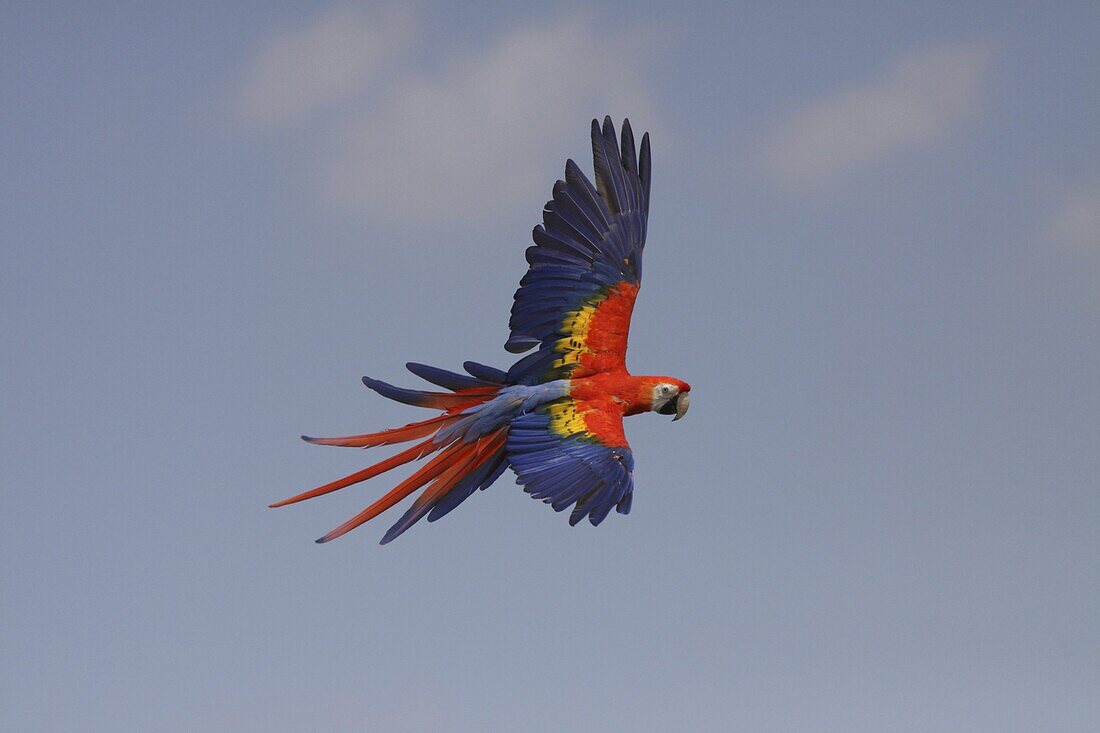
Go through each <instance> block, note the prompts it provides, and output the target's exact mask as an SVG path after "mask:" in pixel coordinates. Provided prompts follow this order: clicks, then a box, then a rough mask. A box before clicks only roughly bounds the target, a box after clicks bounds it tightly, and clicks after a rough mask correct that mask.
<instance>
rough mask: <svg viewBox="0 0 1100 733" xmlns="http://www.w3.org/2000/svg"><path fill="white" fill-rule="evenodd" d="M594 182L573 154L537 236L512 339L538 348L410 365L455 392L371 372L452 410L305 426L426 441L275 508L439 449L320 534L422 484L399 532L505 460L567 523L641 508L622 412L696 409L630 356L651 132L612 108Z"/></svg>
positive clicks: (598, 137) (378, 385)
mask: <svg viewBox="0 0 1100 733" xmlns="http://www.w3.org/2000/svg"><path fill="white" fill-rule="evenodd" d="M592 157H593V161H594V166H595V172H596V184H595V185H594V186H593V185H592V182H591V181H590V180H589V179H588V177H587V176H585V174H584V173H583V172H582V171H581V169H580V168H579V167H577V164H576V163H574V162H573V161H572V160H569V161H567V162H566V164H565V180H564V181H558V182H557V183H556V184H554V189H553V199H552V200H551V201H549V202H547V204H546V206H545V208H543V211H542V224H539V225H538V226H536V227H535V229H534V232H533V233H532V236H533V238H534V241H535V244H534V246H532V247H528V248H527V252H526V255H527V262H528V263H529V265H530V267H529V269H528V270H527V274H525V275H524V276H523V279H522V280H520V286H519V289H518V290H517V291H516V294H515V302H514V303H513V305H512V317H511V320H510V321H509V324H508V325H509V328H510V329H511V334H510V336H509V337H508V341H507V343H505V345H504V348H505V349H507V350H508V351H510V352H512V353H522V352H525V351H529V350H531V349H534V351H532V352H531V353H530V354H528V355H527V356H524V357H523V358H521V359H520V360H519V361H517V362H516V363H515V364H513V365H512V367H511V368H510V369H509V370H508V371H507V372H505V371H501V370H499V369H495V368H493V367H489V366H485V365H483V364H478V363H476V362H471V361H468V362H466V363H465V364H464V365H463V367H464V368H465V370H466V372H467V374H457V373H455V372H450V371H447V370H445V369H439V368H437V367H432V366H427V365H425V364H415V363H409V364H407V365H406V366H407V367H408V369H409V371H411V372H412V373H413V374H415V375H416V376H418V377H420V378H422V379H424V380H425V381H427V382H430V383H432V384H434V385H436V386H438V387H441V388H442V389H445V390H447V391H446V392H427V391H421V390H413V389H403V388H400V387H394V386H392V385H390V384H387V383H385V382H381V381H379V380H377V379H371V378H369V377H363V383H364V384H366V385H367V386H368V387H370V388H371V389H373V390H374V391H375V392H378V393H379V394H381V395H382V396H384V397H388V398H390V399H392V400H396V401H398V402H403V403H405V404H407V405H414V406H416V407H427V408H430V409H433V410H441V411H442V413H441V414H439V415H437V416H435V417H432V418H429V419H428V420H424V421H422V422H415V423H410V424H409V425H405V426H404V427H400V428H394V429H391V430H383V431H381V432H378V433H367V434H365V435H348V436H343V437H337V438H310V437H306V436H303V438H304V439H305V440H307V441H309V442H311V443H318V444H320V445H339V446H349V447H355V448H367V447H372V446H382V445H390V444H393V443H405V442H409V441H418V442H417V443H416V444H415V445H413V446H412V447H411V448H408V449H406V450H404V451H401V452H400V453H398V454H396V455H394V456H392V457H390V458H388V459H386V460H384V461H381V462H379V463H376V464H374V465H372V466H369V467H367V468H365V469H363V470H362V471H358V472H356V473H353V474H351V475H350V476H345V477H344V478H342V479H339V480H337V481H333V482H332V483H329V484H325V485H324V486H320V487H318V488H316V489H312V490H310V491H307V492H305V493H302V494H298V495H297V496H293V497H291V498H289V499H286V500H284V501H280V502H278V503H276V504H272V505H271V506H273V507H278V506H285V505H287V504H293V503H295V502H298V501H302V500H304V499H311V498H313V497H315V496H320V495H322V494H327V493H330V492H332V491H336V490H338V489H342V488H344V487H346V486H351V485H352V484H356V483H359V482H360V481H366V480H367V479H369V478H372V477H374V476H377V475H379V474H381V473H385V472H386V471H389V470H390V469H391V468H396V467H397V466H401V465H404V464H406V463H409V462H412V461H416V460H419V459H422V458H426V457H428V456H431V459H430V460H429V461H428V462H427V463H425V464H424V465H423V466H421V467H420V468H419V469H418V470H417V471H416V472H414V473H413V474H412V475H411V476H409V477H408V478H407V479H405V480H404V481H402V482H401V483H400V484H398V485H397V486H396V487H394V488H393V489H392V490H391V491H390V492H389V493H388V494H386V495H385V496H383V497H382V498H381V499H379V500H378V501H376V502H374V503H373V504H371V505H370V506H369V507H367V508H366V509H364V510H363V511H362V512H360V513H359V514H357V515H356V516H354V517H352V518H351V519H349V520H348V521H346V522H344V523H343V524H341V525H340V526H339V527H336V528H335V529H333V530H332V531H331V532H329V533H328V534H326V535H325V536H323V537H321V538H320V539H318V540H317V541H318V542H328V541H329V540H333V539H336V538H337V537H339V536H341V535H343V534H346V533H347V532H350V531H351V530H353V529H355V528H356V527H358V526H359V525H361V524H363V523H364V522H366V521H368V520H370V519H372V518H374V517H375V516H377V515H379V514H381V513H382V512H384V511H386V510H387V509H389V508H390V507H392V506H394V505H395V504H397V503H398V502H400V501H401V500H402V499H404V498H405V497H407V496H409V495H410V494H413V493H414V492H416V491H418V490H420V489H423V492H422V493H421V494H420V496H418V497H417V498H416V500H415V501H414V502H413V504H412V506H410V507H409V509H408V510H407V511H406V512H405V514H404V515H403V516H402V517H401V518H400V519H399V520H398V521H397V523H396V524H394V525H393V526H392V527H390V529H389V531H388V532H386V534H385V536H384V537H383V538H382V544H386V543H387V542H390V541H391V540H393V539H394V538H396V537H397V536H398V535H400V534H401V533H402V532H404V531H405V530H407V529H408V528H409V527H411V526H412V525H413V524H415V523H416V522H418V521H419V520H420V519H422V518H424V517H425V516H426V517H427V518H428V521H429V522H431V521H434V520H436V519H439V518H440V517H442V516H443V515H445V514H447V513H448V512H450V511H451V510H452V509H454V508H455V507H456V506H458V505H459V504H461V503H462V502H463V501H465V500H466V499H467V498H468V497H469V496H470V495H471V494H473V493H474V491H476V490H477V489H485V488H488V487H489V485H490V484H492V483H493V482H494V481H496V480H497V479H498V478H500V476H501V474H503V473H504V471H505V470H506V469H508V468H511V469H512V471H514V472H515V474H516V478H517V481H518V482H519V483H520V484H522V485H523V487H524V491H526V492H527V493H528V494H530V495H531V496H533V497H534V498H536V499H541V500H542V501H543V502H545V503H547V504H550V505H551V506H552V507H553V508H554V510H555V511H562V510H564V509H567V508H569V507H573V510H572V512H571V513H570V515H569V523H570V524H576V523H577V522H579V521H581V520H582V519H584V518H585V517H588V520H589V521H590V522H591V523H592V524H594V525H598V524H599V523H600V522H602V521H603V520H604V518H605V517H606V516H607V515H608V513H610V511H611V510H612V509H613V508H614V509H615V510H616V511H617V512H619V513H620V514H627V513H628V512H629V511H630V504H631V500H632V497H633V492H634V479H633V475H634V457H633V454H632V453H631V451H630V445H629V444H628V443H627V441H626V436H625V435H624V433H623V417H625V416H627V415H636V414H638V413H641V412H657V413H660V414H662V415H675V417H674V418H673V420H679V419H680V418H681V417H683V416H684V414H685V413H686V412H687V410H688V404H689V391H690V389H691V387H690V386H688V384H687V383H686V382H683V381H681V380H679V379H675V378H673V377H652V376H650V377H636V376H633V375H631V374H630V372H629V371H627V368H626V346H627V337H628V334H629V330H630V315H631V313H632V311H633V310H634V300H635V298H636V297H637V295H638V288H639V286H640V285H641V281H642V251H643V250H644V248H645V237H646V222H647V218H648V216H649V183H650V150H649V134H648V133H646V134H645V135H643V136H642V143H641V146H640V149H638V150H636V148H635V145H634V134H633V132H632V131H631V129H630V121H629V120H624V121H623V130H622V137H621V139H618V138H617V136H616V134H615V127H614V126H613V125H612V124H611V118H610V117H605V118H604V122H603V127H602V128H601V127H600V124H599V122H598V121H597V120H592Z"/></svg>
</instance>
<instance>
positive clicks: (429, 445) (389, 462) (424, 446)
mask: <svg viewBox="0 0 1100 733" xmlns="http://www.w3.org/2000/svg"><path fill="white" fill-rule="evenodd" d="M436 450H439V446H438V445H436V444H435V443H434V442H433V441H431V440H425V441H424V442H423V443H417V444H416V445H414V446H413V447H412V448H409V449H407V450H403V451H401V452H400V453H398V454H397V455H395V456H391V457H390V458H387V459H386V460H384V461H381V462H379V463H376V464H374V465H373V466H368V467H366V468H364V469H363V470H362V471H357V472H355V473H353V474H351V475H350V476H345V477H344V478H342V479H337V480H336V481H333V482H332V483H330V484H325V485H324V486H318V487H317V488H316V489H311V490H310V491H306V492H303V493H301V494H298V495H297V496H292V497H290V498H289V499H283V500H282V501H279V502H276V503H274V504H270V505H269V506H270V507H271V508H272V509H274V508H275V507H280V506H286V505H287V504H294V503H296V502H299V501H305V500H306V499H312V498H313V497H315V496H321V495H323V494H328V493H331V492H333V491H336V490H338V489H342V488H344V487H345V486H351V485H352V484H357V483H359V482H360V481H366V480H367V479H369V478H374V477H375V476H377V475H379V474H381V473H385V472H386V471H389V470H390V469H391V468H397V467H398V466H401V465H404V464H406V463H408V462H409V461H415V460H417V459H418V458H423V457H424V456H426V455H428V454H429V453H431V452H433V451H436Z"/></svg>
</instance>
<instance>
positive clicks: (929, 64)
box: [761, 43, 993, 184]
mask: <svg viewBox="0 0 1100 733" xmlns="http://www.w3.org/2000/svg"><path fill="white" fill-rule="evenodd" d="M992 59H993V47H992V46H991V45H990V44H987V43H967V44H955V45H946V46H939V47H936V48H932V49H926V50H922V51H920V52H917V53H912V54H909V55H906V56H903V57H902V58H900V59H898V60H896V61H895V62H894V63H893V64H891V65H890V66H889V67H888V68H886V69H884V70H883V71H881V72H880V73H878V74H877V75H875V76H874V77H873V78H871V79H868V80H867V81H865V82H863V83H862V84H858V85H856V86H853V87H851V88H848V89H846V90H843V91H839V92H837V93H835V94H832V95H830V96H827V97H825V98H823V99H820V100H818V101H816V102H813V103H811V104H809V105H807V106H805V107H803V108H802V109H799V110H797V111H796V112H795V113H794V114H793V115H791V117H790V118H789V119H787V120H786V121H785V122H783V123H781V124H780V125H779V127H778V130H777V131H776V132H774V133H773V134H772V135H771V136H770V137H769V138H768V139H767V140H766V141H765V142H764V144H763V146H762V151H761V153H762V163H763V165H764V167H765V169H766V170H767V171H768V172H769V173H770V174H771V175H772V176H773V177H774V178H776V179H777V180H779V181H782V182H785V183H790V184H804V183H822V182H826V181H829V180H833V179H835V178H838V177H840V176H842V175H844V174H845V173H847V172H849V171H851V170H852V169H855V168H858V167H860V166H863V165H866V164H868V163H872V162H874V161H877V160H879V159H881V158H883V157H885V156H888V155H890V154H892V153H895V152H898V151H903V150H907V149H913V148H917V147H920V146H923V145H927V144H929V143H932V142H934V141H935V140H937V139H938V138H940V137H942V136H943V135H944V134H945V133H947V132H949V131H950V130H951V129H952V128H953V127H955V126H956V125H957V124H958V123H959V122H960V121H962V120H964V119H965V118H966V117H967V116H969V115H971V114H972V113H973V112H974V111H975V110H976V109H977V107H978V103H979V101H980V97H981V92H982V83H983V81H984V80H985V77H986V71H987V70H988V68H989V66H990V62H991V61H992Z"/></svg>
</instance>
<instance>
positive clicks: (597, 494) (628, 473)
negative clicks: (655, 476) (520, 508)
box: [505, 397, 634, 524]
mask: <svg viewBox="0 0 1100 733" xmlns="http://www.w3.org/2000/svg"><path fill="white" fill-rule="evenodd" d="M564 399H568V398H567V397H566V398H564ZM505 451H506V452H507V456H508V462H509V463H510V465H511V466H512V470H514V471H515V472H516V477H517V481H518V482H519V483H520V484H522V485H523V489H524V491H526V492H527V493H528V494H530V495H531V496H532V498H535V499H540V500H542V501H543V502H545V503H547V504H550V506H551V507H553V509H554V511H559V512H560V511H562V510H564V509H566V508H568V507H569V506H571V505H573V504H576V506H575V508H574V509H573V512H572V513H571V514H570V517H569V523H570V524H576V523H577V522H579V521H580V520H582V519H584V518H585V517H588V520H589V522H591V523H592V524H599V523H600V522H602V521H603V520H604V518H606V517H607V515H608V513H609V512H610V511H611V509H612V508H617V509H618V510H619V511H620V512H621V513H626V512H627V511H629V510H630V498H629V497H630V495H631V494H632V493H633V489H634V483H633V478H632V474H633V470H634V456H633V454H632V453H631V451H630V448H629V447H627V446H606V445H603V444H602V443H600V442H598V441H596V440H595V439H594V438H592V437H591V436H587V435H583V434H581V435H574V436H570V437H567V438H563V437H561V436H559V435H557V434H555V433H554V432H553V430H552V429H551V421H550V416H549V414H547V412H546V408H545V407H541V408H539V410H537V411H535V412H532V413H528V414H526V415H521V416H519V417H517V418H514V419H513V420H512V422H511V423H510V425H509V429H508V442H507V443H506V445H505ZM624 507H625V510H624Z"/></svg>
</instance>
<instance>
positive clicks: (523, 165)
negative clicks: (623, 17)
mask: <svg viewBox="0 0 1100 733" xmlns="http://www.w3.org/2000/svg"><path fill="white" fill-rule="evenodd" d="M440 39H446V29H435V28H426V27H424V26H423V25H422V24H420V25H418V24H417V22H416V21H415V19H414V18H412V17H410V16H409V15H408V14H406V13H403V12H400V11H397V10H389V11H386V12H382V13H374V14H373V15H371V14H367V13H363V12H360V11H354V10H350V9H346V8H337V9H335V10H331V11H329V12H327V13H325V14H323V15H321V16H320V17H318V18H317V19H315V20H313V21H312V22H310V23H309V24H308V25H306V26H305V27H303V28H301V29H299V30H284V31H282V32H280V33H278V34H276V35H274V36H272V37H271V38H269V39H268V40H267V41H266V42H264V43H263V44H261V45H260V46H259V47H258V49H257V50H256V52H255V53H254V54H253V56H252V57H251V58H250V59H248V60H247V62H246V64H245V65H244V70H243V72H242V73H241V75H240V77H239V79H238V80H237V81H236V83H235V84H234V85H233V86H232V87H231V88H230V89H229V90H228V92H227V94H228V98H229V100H230V102H229V104H230V109H231V110H233V117H234V118H235V120H236V121H238V122H243V123H244V129H245V130H251V131H262V130H272V129H276V130H277V129H282V130H284V131H286V132H293V131H294V130H295V127H296V126H297V128H298V130H299V131H301V130H302V129H303V127H304V129H305V131H306V132H307V133H308V134H294V135H288V138H290V139H292V140H293V141H294V142H295V144H300V145H304V146H305V148H304V149H302V150H301V151H299V152H300V154H299V155H298V156H296V157H298V158H299V159H300V160H305V161H307V163H306V166H307V168H308V172H307V176H306V177H307V178H308V183H307V185H310V186H312V187H313V189H314V191H315V192H316V194H317V195H318V197H319V200H320V203H321V204H322V206H323V207H324V208H326V209H327V210H329V211H334V212H338V213H341V214H348V213H350V214H353V215H357V216H360V215H361V216H367V217H370V218H371V219H374V220H378V219H382V220H391V221H397V222H400V223H402V224H403V225H405V226H409V225H418V224H420V225H429V226H433V225H438V224H441V223H444V222H447V221H451V220H454V219H461V220H465V221H488V220H492V219H494V218H499V217H500V214H501V212H502V211H515V210H516V208H515V207H523V206H527V207H528V208H531V205H532V202H533V201H538V200H540V197H548V196H549V191H550V184H551V183H552V181H553V179H548V178H547V171H548V169H551V165H552V170H553V173H552V174H551V175H557V176H560V175H561V171H560V170H559V168H560V166H561V165H563V164H564V159H565V155H566V153H567V152H568V151H575V153H580V154H583V152H584V151H586V150H587V148H588V145H587V136H588V123H589V121H590V120H591V119H592V118H593V117H602V116H603V115H604V114H610V115H612V117H613V118H615V120H616V124H618V123H619V122H620V120H621V118H622V117H623V116H630V117H632V118H633V121H634V122H635V123H636V124H637V126H638V127H639V128H644V129H654V128H655V127H657V125H656V124H655V117H654V110H653V104H652V103H651V94H650V91H649V89H648V82H647V78H646V70H647V68H648V66H647V65H648V64H651V63H654V57H655V55H656V52H655V50H654V44H653V38H652V37H651V35H650V34H649V33H646V32H642V31H641V29H639V28H620V29H619V30H618V31H617V32H610V33H609V32H608V31H607V29H606V28H605V27H598V26H597V24H596V22H595V20H594V19H593V18H591V17H588V16H583V15H576V16H572V17H566V18H564V19H561V18H558V19H553V20H551V21H548V22H541V23H535V24H531V25H528V26H525V27H519V28H513V29H510V30H504V31H502V32H499V33H498V34H497V35H495V36H491V37H489V38H488V39H485V40H484V41H483V42H482V43H480V44H478V45H477V46H471V47H464V48H460V49H457V50H448V49H447V47H446V46H444V48H443V50H442V54H441V55H440V49H439V48H438V47H432V44H434V43H439V42H442V43H446V42H448V41H449V39H447V40H444V41H441V40H440ZM425 50H432V51H433V53H432V57H433V58H439V61H438V63H437V64H435V65H433V66H432V67H430V69H429V70H427V71H425V70H423V69H424V67H423V66H420V65H414V64H413V63H411V62H410V61H411V60H413V59H414V58H416V54H417V51H421V52H423V51H425ZM405 54H408V58H405V57H404V55H405ZM422 55H423V54H421V56H422ZM395 57H399V58H397V59H395ZM397 60H400V61H401V62H402V63H395V61H397ZM417 60H419V59H417ZM383 68H384V69H385V73H384V74H380V73H379V70H380V69H383ZM637 132H638V133H639V134H640V133H641V129H639V130H637ZM585 157H587V155H585ZM578 162H580V163H582V166H584V167H586V168H587V167H589V166H586V165H584V163H585V161H583V160H578ZM530 213H531V214H532V217H534V216H537V213H538V211H537V208H536V209H535V210H533V211H531V212H530Z"/></svg>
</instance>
